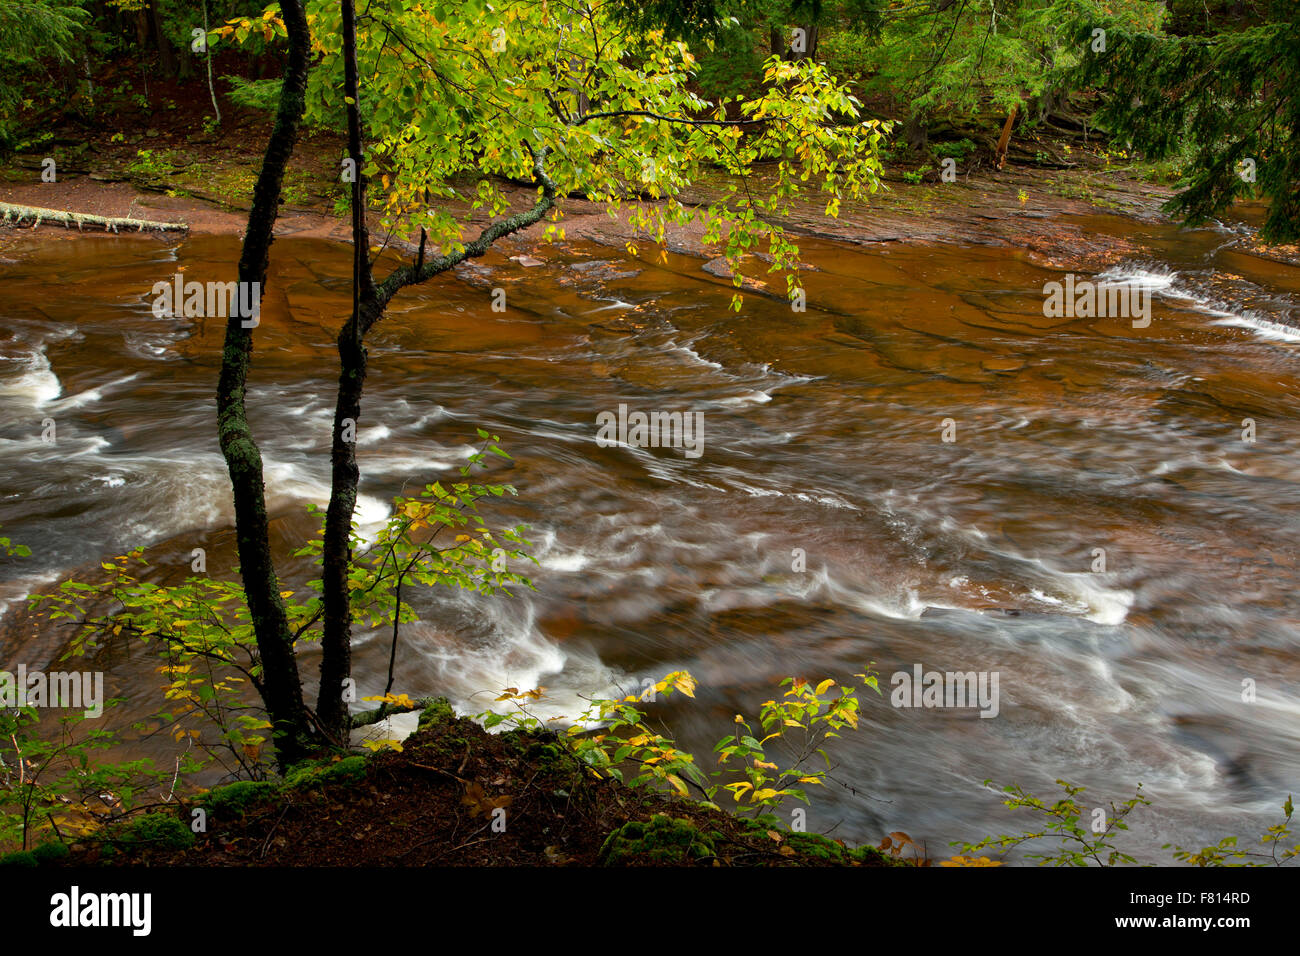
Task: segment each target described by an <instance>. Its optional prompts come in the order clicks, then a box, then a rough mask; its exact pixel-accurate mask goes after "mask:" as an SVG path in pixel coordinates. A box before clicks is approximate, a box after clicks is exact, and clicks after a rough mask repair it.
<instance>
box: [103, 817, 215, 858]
mask: <svg viewBox="0 0 1300 956" xmlns="http://www.w3.org/2000/svg"><path fill="white" fill-rule="evenodd" d="M108 842H109V843H111V844H113V845H114V846H117V847H121V848H122V849H127V848H136V847H139V848H141V849H144V848H150V849H157V850H186V849H189V848H190V847H192V846H193V845H194V833H193V831H192V830H190V828H189V827H187V826H186V825H185V824H183V823H181V821H180V820H178V819H176V817H174V816H172V815H171V814H167V813H146V814H145V815H144V816H142V817H140V819H138V820H135V821H132V822H131V823H128V824H127V825H126V826H124V827H123V828H122V829H121V831H120V832H118V833H115V834H113V835H112V836H110V837H109V838H108Z"/></svg>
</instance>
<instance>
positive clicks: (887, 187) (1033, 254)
mask: <svg viewBox="0 0 1300 956" xmlns="http://www.w3.org/2000/svg"><path fill="white" fill-rule="evenodd" d="M264 125H265V124H264V123H262V122H260V121H258V120H257V119H253V118H244V119H243V120H242V121H236V123H234V124H232V125H231V126H230V127H228V128H227V129H226V130H225V131H224V132H217V133H213V134H203V135H198V136H195V135H191V134H190V132H189V130H188V128H187V127H184V126H181V127H180V128H177V129H171V130H168V129H166V128H162V129H150V130H149V131H148V133H149V134H153V135H150V136H147V137H142V136H141V135H133V136H132V137H131V138H130V139H129V140H127V139H122V140H120V141H118V142H114V141H113V140H112V139H111V138H109V139H104V140H103V141H93V140H92V141H88V142H87V144H86V145H87V146H88V147H89V148H87V149H79V150H78V151H77V158H76V159H74V160H70V161H64V162H62V163H61V164H60V165H59V166H58V170H59V172H58V179H57V180H56V181H55V182H52V183H47V182H42V181H41V171H42V163H43V162H44V157H43V156H41V155H39V154H38V153H28V154H25V155H19V156H16V157H14V158H13V159H12V161H11V162H10V163H9V164H8V165H7V166H6V167H5V168H4V169H3V170H0V201H6V202H10V203H16V204H22V205H31V206H40V207H44V208H51V209H59V210H67V211H71V212H76V213H88V214H94V215H102V216H112V217H130V218H144V219H153V220H161V221H167V222H184V223H187V224H188V225H189V229H190V232H191V234H215V235H238V234H240V233H241V232H242V230H243V228H244V226H245V224H246V221H247V209H248V197H249V195H250V193H251V188H252V184H253V182H254V180H255V176H256V170H257V169H258V168H259V166H260V161H261V154H260V149H261V146H262V144H263V143H264V141H265V133H266V130H265V129H264V128H263V127H264ZM1030 147H1041V150H1042V151H1040V155H1043V156H1047V155H1049V154H1050V155H1053V156H1058V155H1067V156H1069V157H1070V162H1069V163H1068V164H1063V163H1047V162H1046V161H1045V162H1044V164H1042V165H1019V166H1017V165H1014V164H1010V163H1009V164H1008V165H1007V166H1006V168H1005V169H1003V170H1000V171H999V170H996V169H994V168H992V165H991V163H989V162H987V161H983V162H981V161H980V160H979V158H978V156H976V157H972V159H971V160H970V161H969V162H968V165H969V167H970V168H966V169H963V168H961V167H958V168H957V169H956V174H957V175H956V180H955V181H953V182H943V181H942V179H941V177H940V176H939V172H938V170H937V169H933V168H931V167H930V166H929V165H921V164H920V161H919V160H916V159H915V158H913V160H912V161H910V162H906V161H905V162H897V163H896V162H893V161H887V163H886V169H885V179H884V183H883V187H884V188H882V189H881V190H880V191H879V192H877V193H876V194H874V195H872V196H870V197H869V198H868V199H867V200H866V201H865V202H861V203H846V204H845V205H844V207H843V208H842V210H841V213H840V216H839V217H838V218H836V219H828V218H826V217H825V216H824V215H822V214H821V213H822V210H821V208H820V206H818V205H817V204H816V203H815V202H814V203H805V204H803V205H801V206H796V207H795V209H794V211H793V213H792V214H791V215H790V216H788V217H785V218H784V220H783V225H785V226H786V227H787V228H788V229H789V230H790V231H791V232H792V233H794V234H795V235H796V236H805V237H807V236H814V237H818V238H823V239H831V240H835V241H839V242H846V243H852V244H855V245H862V246H873V245H893V244H900V243H903V244H912V245H917V244H921V245H934V244H942V243H965V244H973V245H983V246H990V247H1001V248H1006V249H1008V250H1023V251H1025V252H1026V253H1027V255H1028V257H1029V258H1030V260H1031V261H1033V262H1035V263H1036V264H1039V265H1043V266H1046V267H1051V268H1077V269H1086V270H1089V271H1100V270H1101V269H1104V268H1106V267H1107V266H1109V265H1111V264H1113V263H1114V262H1115V261H1117V260H1119V259H1121V258H1123V257H1124V256H1126V255H1128V254H1130V253H1131V252H1132V251H1133V250H1132V248H1131V247H1130V246H1129V245H1128V244H1127V243H1125V242H1124V241H1123V240H1120V239H1118V238H1117V237H1115V236H1113V235H1105V234H1103V233H1101V232H1098V231H1094V230H1093V229H1091V228H1090V225H1089V220H1090V218H1091V217H1094V216H1096V215H1098V214H1104V213H1111V214H1115V215H1121V216H1125V217H1129V218H1132V219H1135V220H1138V221H1141V222H1159V221H1162V220H1164V216H1163V215H1162V213H1161V211H1160V207H1161V204H1162V203H1163V202H1165V201H1166V200H1168V199H1169V198H1170V196H1171V195H1172V194H1173V193H1172V191H1171V189H1170V188H1169V186H1168V185H1166V184H1163V183H1161V182H1158V181H1156V179H1157V178H1158V177H1157V174H1156V172H1155V171H1154V170H1153V168H1152V167H1149V166H1143V165H1139V164H1136V163H1128V162H1116V160H1115V158H1114V156H1113V155H1112V154H1111V153H1110V152H1108V151H1107V150H1106V149H1105V148H1095V146H1094V148H1088V147H1086V146H1084V145H1082V144H1075V145H1073V146H1072V145H1071V144H1070V143H1069V142H1066V141H1062V140H1061V139H1060V137H1057V138H1055V139H1052V140H1050V141H1049V140H1046V139H1044V140H1041V141H1039V140H1037V139H1033V138H1030V141H1029V143H1027V144H1026V148H1030ZM342 148H343V147H342V143H341V141H339V140H338V139H337V138H336V137H334V136H331V135H326V134H322V133H309V134H307V135H305V136H304V137H303V138H302V140H301V142H300V144H299V147H298V150H297V152H296V154H295V158H294V161H293V164H292V166H291V169H290V172H289V174H288V176H287V177H286V184H285V193H284V196H285V201H284V204H283V205H282V207H281V212H280V218H279V221H278V222H277V224H276V234H277V235H278V236H296V237H299V238H317V239H326V240H331V241H339V242H347V241H349V240H350V230H349V224H348V221H347V219H346V218H345V217H340V216H339V215H337V213H336V203H338V201H339V200H340V198H341V197H342V184H340V183H339V182H338V181H337V175H336V163H335V161H334V157H336V156H337V155H339V154H340V153H341V151H342ZM55 155H56V156H57V155H58V154H57V151H56V152H55ZM1062 167H1064V168H1062ZM503 188H504V189H505V190H506V192H507V194H508V195H509V196H510V197H511V199H512V201H513V203H514V208H515V209H522V208H524V207H525V206H526V205H527V204H529V203H530V202H531V198H532V195H533V194H532V191H531V190H528V189H525V188H520V187H516V186H510V185H508V184H507V185H505V186H504V187H503ZM709 196H710V190H709V185H708V184H707V183H704V184H701V186H699V187H697V188H696V189H695V190H694V191H693V193H692V194H688V195H686V196H684V197H682V198H683V200H684V201H685V202H687V204H690V203H692V202H695V203H700V202H704V201H707V200H708V198H709ZM449 208H454V204H453V205H451V206H450V207H449ZM561 208H562V210H563V213H564V219H563V226H564V229H565V233H566V239H567V240H569V241H590V242H596V243H600V244H603V245H607V246H612V247H618V248H622V247H624V246H626V244H627V243H629V242H631V241H634V240H638V239H640V238H642V237H640V236H638V234H637V232H636V230H635V229H634V228H633V227H632V226H631V225H630V224H629V221H628V215H627V211H626V210H624V211H622V212H621V213H620V214H619V215H618V216H615V217H611V216H610V215H609V214H608V213H607V212H606V211H605V209H604V207H603V206H601V205H599V204H595V203H591V202H586V201H583V200H579V199H566V200H564V201H563V202H562V204H561ZM456 211H458V212H463V207H462V208H461V209H459V210H456ZM372 227H373V229H374V230H376V232H375V234H378V233H377V230H378V216H377V215H372ZM37 232H39V234H40V237H41V238H42V239H47V240H49V241H60V240H67V239H69V238H71V233H70V232H68V231H67V230H61V229H58V228H46V229H40V230H37ZM35 234H36V233H34V232H30V231H26V232H23V231H18V230H0V254H4V249H5V248H6V247H11V246H12V245H13V244H14V243H15V242H16V241H17V240H18V239H19V238H20V237H21V238H23V239H29V238H32V237H33V236H34V235H35ZM702 234H703V230H702V228H701V227H699V226H698V225H694V226H692V227H688V228H673V229H670V230H669V232H668V236H667V243H666V244H667V246H668V249H669V251H672V252H678V253H682V254H687V255H693V256H697V257H702V258H706V259H707V258H709V256H710V253H709V251H708V250H706V249H705V247H704V246H703V244H702V242H701V238H702ZM407 238H408V240H409V237H407ZM399 244H400V243H399ZM1241 244H1242V245H1243V247H1245V248H1244V251H1248V252H1250V253H1251V254H1255V255H1260V256H1263V257H1265V258H1272V259H1275V260H1276V261H1281V262H1295V261H1300V257H1297V250H1296V249H1295V248H1294V247H1266V246H1262V245H1259V244H1258V243H1256V242H1254V240H1252V239H1250V238H1249V237H1243V238H1242V239H1241ZM503 245H504V246H505V247H508V248H510V249H511V250H512V251H513V252H516V253H518V252H525V253H526V252H529V251H536V250H537V249H538V248H539V247H541V246H542V245H543V240H542V227H541V226H535V227H533V228H532V229H530V230H528V231H526V232H524V233H521V234H520V235H518V236H516V237H512V238H511V239H510V240H508V241H507V242H506V243H504V244H503Z"/></svg>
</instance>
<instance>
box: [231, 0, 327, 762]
mask: <svg viewBox="0 0 1300 956" xmlns="http://www.w3.org/2000/svg"><path fill="white" fill-rule="evenodd" d="M281 10H282V12H283V16H284V22H285V26H286V27H287V29H288V33H289V54H288V60H287V62H286V64H285V71H284V85H283V87H282V89H281V93H280V107H279V111H278V112H277V114H276V118H275V126H274V128H273V129H272V131H271V137H270V140H269V141H268V142H267V146H266V155H265V158H264V159H263V162H262V170H261V173H260V174H259V175H258V177H257V184H256V186H254V188H253V206H252V209H251V210H250V211H249V214H248V228H247V230H246V231H245V234H244V245H243V250H242V254H241V255H240V258H239V281H240V282H241V283H244V282H250V283H251V282H256V283H258V284H259V288H261V287H263V286H264V285H265V283H266V274H267V270H268V267H269V262H270V247H271V242H272V238H273V236H272V233H273V230H274V227H275V220H276V217H277V215H278V212H279V201H280V192H281V187H282V185H283V182H284V171H285V167H286V166H287V165H288V163H289V158H290V156H292V154H293V148H294V144H295V143H296V142H297V139H298V131H299V128H300V126H301V123H302V115H303V111H304V109H305V108H306V99H305V93H306V89H307V53H308V45H309V42H310V39H309V34H308V28H307V17H306V14H305V13H304V10H303V6H302V2H301V0H282V3H281ZM237 298H238V299H243V298H244V296H242V295H241V296H239V297H237ZM241 311H242V310H241V309H238V308H237V309H235V310H233V314H232V315H231V317H230V320H229V322H228V323H227V324H226V340H225V348H224V350H223V352H222V359H221V379H220V382H219V383H218V386H217V430H218V435H219V438H220V442H221V453H222V455H223V456H224V457H225V459H226V465H227V468H228V470H229V472H230V483H231V487H232V489H233V492H234V502H235V531H236V537H237V541H238V549H239V564H240V568H239V570H240V576H241V577H242V578H243V581H244V594H245V598H246V600H247V602H248V612H249V616H250V618H251V619H252V624H253V630H254V633H255V634H256V637H257V650H258V655H259V657H260V658H261V664H262V671H263V674H262V681H263V688H262V698H263V702H264V703H265V704H266V710H267V716H268V718H269V719H270V721H271V724H272V726H273V735H274V741H275V747H276V756H277V758H278V760H279V762H280V766H281V767H282V768H283V767H287V766H288V765H290V764H292V763H294V762H296V761H297V760H300V759H302V757H304V756H306V755H307V753H308V752H309V751H310V749H311V746H312V740H311V738H312V731H311V724H310V722H309V717H308V714H307V709H306V707H305V705H304V704H303V698H302V685H301V683H300V681H299V678H298V662H297V658H296V657H295V656H294V648H293V640H294V638H293V634H292V633H291V632H290V630H289V622H288V617H287V615H286V614H285V608H284V600H283V599H282V598H281V597H280V585H279V579H278V577H277V575H276V571H275V563H274V561H273V559H272V557H271V543H270V533H269V532H270V529H269V522H268V518H267V513H266V491H265V487H264V485H263V479H262V456H261V452H260V451H259V450H258V447H257V442H256V441H254V439H253V434H252V431H251V429H250V428H249V425H248V416H247V411H246V408H245V404H244V398H245V389H246V385H247V381H248V368H249V364H250V360H251V356H252V350H253V338H252V331H251V329H250V328H245V327H244V323H243V321H242V319H244V318H246V317H245V316H243V315H241V314H240V313H241Z"/></svg>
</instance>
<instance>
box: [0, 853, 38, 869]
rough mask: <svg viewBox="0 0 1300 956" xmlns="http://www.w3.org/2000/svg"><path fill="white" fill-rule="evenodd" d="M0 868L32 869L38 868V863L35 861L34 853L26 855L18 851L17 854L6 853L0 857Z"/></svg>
mask: <svg viewBox="0 0 1300 956" xmlns="http://www.w3.org/2000/svg"><path fill="white" fill-rule="evenodd" d="M0 866H17V867H23V868H32V869H34V868H35V867H37V866H40V861H39V860H37V859H36V854H35V853H28V852H27V851H25V850H19V851H18V852H17V853H6V854H5V855H4V856H0Z"/></svg>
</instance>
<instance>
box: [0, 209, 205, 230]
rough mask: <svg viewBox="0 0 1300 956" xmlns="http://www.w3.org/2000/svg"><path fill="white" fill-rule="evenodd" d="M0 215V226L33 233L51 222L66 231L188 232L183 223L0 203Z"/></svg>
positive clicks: (186, 224)
mask: <svg viewBox="0 0 1300 956" xmlns="http://www.w3.org/2000/svg"><path fill="white" fill-rule="evenodd" d="M0 213H4V219H3V220H0V222H3V224H4V225H6V226H9V225H13V226H23V225H27V224H30V225H31V227H32V228H33V229H35V228H36V227H37V226H39V225H40V224H41V223H43V222H51V223H55V224H56V225H60V226H67V227H68V228H71V227H73V226H76V227H77V228H78V229H83V228H85V227H91V228H95V229H103V230H104V231H105V232H117V231H118V230H119V229H134V230H136V231H137V232H144V231H145V230H146V229H155V230H158V231H159V232H186V231H188V230H189V228H190V227H189V223H184V222H153V221H151V220H148V219H129V218H124V217H118V216H96V215H92V214H91V213H87V212H68V211H66V210H62V209H43V208H41V207H40V206H19V205H16V204H14V203H8V202H0Z"/></svg>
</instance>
